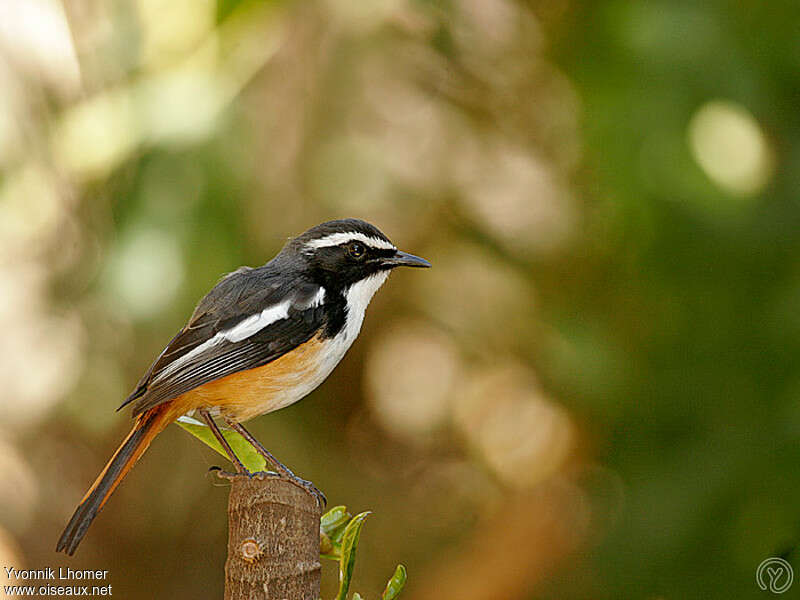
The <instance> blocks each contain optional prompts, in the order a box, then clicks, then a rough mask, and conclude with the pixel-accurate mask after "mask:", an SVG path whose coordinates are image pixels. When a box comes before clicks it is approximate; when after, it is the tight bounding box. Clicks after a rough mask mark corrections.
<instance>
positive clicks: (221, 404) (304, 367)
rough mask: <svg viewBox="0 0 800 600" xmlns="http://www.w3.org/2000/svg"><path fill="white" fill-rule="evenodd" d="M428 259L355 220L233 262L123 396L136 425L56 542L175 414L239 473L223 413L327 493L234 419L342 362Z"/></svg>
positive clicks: (75, 540) (82, 521)
mask: <svg viewBox="0 0 800 600" xmlns="http://www.w3.org/2000/svg"><path fill="white" fill-rule="evenodd" d="M400 266H408V267H430V263H428V261H426V260H424V259H422V258H419V257H417V256H413V255H411V254H407V253H405V252H402V251H400V250H398V249H397V248H396V247H395V246H394V244H392V242H391V241H389V238H387V237H386V236H385V235H384V234H383V233H381V232H380V231H379V230H378V229H377V228H376V227H374V226H373V225H370V224H369V223H366V222H364V221H361V220H358V219H342V220H337V221H328V222H327V223H322V224H321V225H317V226H316V227H313V228H311V229H309V230H308V231H306V232H305V233H303V234H302V235H300V236H298V237H296V238H294V239H292V240H290V241H289V242H288V243H287V244H286V245H285V246H284V248H283V249H282V250H281V252H280V253H279V254H278V255H277V256H275V258H273V259H272V260H271V261H269V262H268V263H267V264H265V265H263V266H261V267H258V268H250V267H242V268H240V269H238V270H236V271H234V272H232V273H230V274H228V275H226V276H225V277H224V278H223V279H222V280H220V282H219V283H218V284H217V285H216V286H215V287H214V288H213V289H212V290H211V291H210V292H209V293H208V294H207V295H206V296H205V297H204V298H203V299H202V300H201V301H200V303H199V304H198V305H197V307H196V308H195V310H194V312H193V313H192V316H191V318H190V319H189V321H188V323H187V324H186V325H185V326H184V327H183V328H182V329H181V330H180V331H179V332H178V334H177V335H176V336H175V337H174V338H172V340H171V341H170V342H169V344H167V347H166V348H164V350H163V351H162V352H161V354H160V355H159V356H158V358H157V359H156V360H155V362H154V363H153V364H152V365H151V366H150V368H149V369H148V370H147V372H146V373H145V374H144V376H143V377H142V378H141V380H140V381H139V383H138V384H137V386H136V388H135V390H134V391H133V393H132V394H131V395H130V396H128V398H127V399H126V400H125V402H123V404H122V406H121V407H120V408H122V407H123V406H126V405H128V404H130V403H132V406H133V416H134V417H135V419H136V422H135V424H134V426H133V429H132V430H131V432H130V433H129V434H128V436H127V437H126V438H125V440H124V441H123V442H122V444H121V445H120V447H119V448H118V449H117V451H116V452H115V453H114V455H113V456H112V457H111V459H110V461H109V462H108V464H107V465H106V467H105V468H104V469H103V471H102V472H101V473H100V475H99V477H98V478H97V480H96V481H95V482H94V484H93V485H92V486H91V488H89V491H88V492H87V493H86V495H85V496H84V498H83V500H82V501H81V503H80V504H79V506H78V508H77V509H76V510H75V514H74V515H73V516H72V519H71V520H70V522H69V523H68V524H67V527H66V529H65V530H64V533H63V534H62V535H61V539H60V540H59V541H58V545H57V547H56V550H57V551H62V550H63V551H65V552H66V553H67V554H73V553H74V552H75V549H76V548H77V547H78V544H79V543H80V541H81V540H82V539H83V536H84V535H85V534H86V531H87V529H88V527H89V525H90V524H91V522H92V520H93V519H94V518H95V516H97V513H98V512H99V511H100V509H101V508H102V507H103V505H104V504H105V503H106V501H107V500H108V498H109V497H110V496H111V494H112V492H113V491H114V490H115V489H116V487H117V485H119V483H120V481H121V480H122V479H123V478H124V477H125V475H126V474H127V473H128V471H129V470H130V469H131V467H132V466H133V465H134V464H135V463H136V461H137V460H138V459H139V457H140V456H141V455H142V454H143V453H144V451H145V450H146V449H147V447H148V446H149V445H150V442H151V441H152V440H153V438H154V437H155V436H156V435H157V434H158V433H160V432H161V431H163V429H164V428H165V427H166V426H167V425H168V424H170V423H172V422H173V421H174V420H175V419H177V418H178V417H180V416H182V415H186V414H191V413H195V412H197V413H199V414H200V415H201V416H202V417H203V419H204V420H205V421H206V423H207V424H208V425H209V427H210V428H211V431H212V432H213V433H214V435H215V436H216V437H217V440H218V441H219V442H220V444H221V445H222V446H223V448H225V450H226V452H228V454H229V456H230V458H231V460H232V461H233V463H234V465H235V467H236V469H237V471H239V472H243V473H244V472H246V470H245V468H244V466H243V465H242V463H241V462H240V461H239V460H238V458H237V457H236V455H235V454H234V452H233V450H232V449H231V448H230V446H229V445H228V444H227V442H226V440H225V438H224V437H223V436H222V434H221V432H220V431H219V428H218V426H217V425H216V423H215V421H214V418H215V417H217V418H222V419H223V420H225V421H226V422H227V423H228V424H229V425H230V426H231V427H232V428H233V429H235V430H236V431H238V432H239V433H240V434H241V435H243V436H244V437H245V438H246V439H247V440H248V441H249V442H250V443H251V444H252V445H253V446H254V447H255V448H256V450H258V451H259V452H260V453H261V454H262V455H263V456H264V457H265V459H266V460H267V461H268V462H269V463H270V464H271V465H272V466H273V467H274V468H275V469H276V471H277V472H278V473H279V474H280V475H282V476H284V477H287V478H290V479H292V480H293V481H295V482H297V483H299V484H300V485H303V486H304V487H305V488H306V489H308V490H309V491H311V492H312V493H315V494H317V495H318V497H319V498H321V499H322V500H323V501H324V496H322V495H321V494H320V493H319V492H318V491H317V490H316V488H315V487H314V486H313V485H311V484H310V483H309V482H306V481H303V480H302V479H299V478H297V477H295V476H294V475H293V474H292V472H291V471H289V469H287V468H286V467H284V466H283V465H282V464H281V463H280V462H278V461H277V460H276V459H275V458H274V457H273V456H272V454H270V453H269V452H268V451H267V450H266V449H265V448H264V447H263V446H261V444H260V443H259V442H258V441H257V440H256V439H255V438H253V436H252V435H250V434H249V433H248V432H247V430H245V429H244V428H243V427H242V425H241V423H242V422H244V421H247V420H249V419H252V418H253V417H257V416H259V415H262V414H265V413H268V412H272V411H275V410H278V409H279V408H283V407H285V406H288V405H290V404H292V403H294V402H297V401H298V400H300V399H301V398H303V397H304V396H306V395H307V394H309V393H310V392H311V391H312V390H314V389H315V388H316V387H317V386H318V385H319V384H320V383H322V382H323V381H324V380H325V378H326V377H327V376H328V375H330V373H331V371H332V370H333V369H334V367H336V365H337V364H338V363H339V361H341V360H342V357H343V356H344V354H345V352H347V350H348V348H350V346H351V345H352V343H353V341H354V340H355V339H356V337H357V336H358V333H359V331H360V330H361V324H362V322H363V320H364V312H365V311H366V309H367V305H368V304H369V302H370V300H371V299H372V296H373V295H374V294H375V292H376V291H377V290H378V288H380V287H381V285H383V283H384V282H385V281H386V278H387V277H388V276H389V273H390V272H391V270H392V269H394V268H395V267H400Z"/></svg>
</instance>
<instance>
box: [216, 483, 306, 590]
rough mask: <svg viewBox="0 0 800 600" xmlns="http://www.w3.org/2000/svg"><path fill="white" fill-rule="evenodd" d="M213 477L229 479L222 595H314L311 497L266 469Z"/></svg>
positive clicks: (295, 485)
mask: <svg viewBox="0 0 800 600" xmlns="http://www.w3.org/2000/svg"><path fill="white" fill-rule="evenodd" d="M219 476H220V477H223V478H225V479H227V480H229V481H230V482H231V491H230V496H229V498H228V559H227V561H226V562H225V600H257V599H259V600H260V599H264V600H267V599H269V600H283V599H287V600H318V599H319V594H320V575H321V569H322V567H321V565H320V556H319V552H320V546H319V543H320V535H319V531H320V525H319V520H320V516H321V512H322V507H321V506H319V504H318V502H317V499H316V498H315V497H314V496H313V495H312V494H310V493H308V492H307V491H306V490H304V489H303V488H301V487H300V486H298V485H297V484H295V483H293V482H291V481H289V480H286V479H281V478H279V477H277V476H274V475H268V474H266V473H255V474H253V475H252V476H247V475H238V474H231V473H222V472H220V473H219Z"/></svg>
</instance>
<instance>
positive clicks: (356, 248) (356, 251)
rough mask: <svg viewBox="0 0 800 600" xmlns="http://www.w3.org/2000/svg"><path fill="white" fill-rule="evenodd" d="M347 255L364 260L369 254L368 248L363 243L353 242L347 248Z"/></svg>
mask: <svg viewBox="0 0 800 600" xmlns="http://www.w3.org/2000/svg"><path fill="white" fill-rule="evenodd" d="M347 253H348V254H349V255H350V256H351V258H355V259H360V258H364V255H365V254H366V253H367V248H366V247H365V246H364V244H362V243H361V242H351V243H350V244H348V246H347Z"/></svg>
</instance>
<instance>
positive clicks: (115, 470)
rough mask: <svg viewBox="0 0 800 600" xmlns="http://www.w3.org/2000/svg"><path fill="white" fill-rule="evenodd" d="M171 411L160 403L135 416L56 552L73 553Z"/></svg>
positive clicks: (66, 529) (68, 526)
mask: <svg viewBox="0 0 800 600" xmlns="http://www.w3.org/2000/svg"><path fill="white" fill-rule="evenodd" d="M170 413H171V411H170V410H169V405H164V404H162V405H161V406H157V407H155V408H152V409H151V410H149V411H147V412H145V413H142V414H141V415H139V417H137V419H136V424H135V425H134V426H133V429H131V432H130V433H129V434H128V435H127V437H126V438H125V440H124V441H123V442H122V444H121V445H120V447H119V448H117V451H116V452H114V455H113V456H112V457H111V460H109V461H108V464H107V465H106V466H105V468H104V469H103V470H102V472H101V473H100V475H99V476H98V477H97V479H96V480H95V482H94V483H93V484H92V487H90V488H89V491H88V492H86V495H85V496H84V497H83V500H81V503H80V504H79V505H78V508H76V509H75V514H73V515H72V518H71V519H70V521H69V523H67V527H66V528H65V529H64V533H62V534H61V538H60V539H59V540H58V544H57V545H56V552H61V551H62V550H63V551H64V552H66V553H67V554H69V555H70V556H71V555H72V554H74V553H75V550H76V549H77V547H78V544H80V543H81V540H82V539H83V536H85V535H86V532H87V530H88V529H89V525H91V524H92V521H93V520H94V518H95V517H96V516H97V514H98V513H99V512H100V509H101V508H103V505H104V504H105V503H106V500H108V499H109V497H111V494H112V493H113V492H114V490H115V489H117V486H118V485H119V484H120V482H121V481H122V479H123V478H124V477H125V475H127V474H128V471H130V470H131V468H132V467H133V465H135V464H136V461H137V460H139V457H141V456H142V454H144V451H145V450H147V447H148V446H149V445H150V442H152V441H153V438H154V437H156V435H158V434H159V433H160V432H161V431H162V430H163V429H164V428H165V427H166V426H167V425H169V423H170V422H171V421H172V418H171V417H172V415H171V414H170Z"/></svg>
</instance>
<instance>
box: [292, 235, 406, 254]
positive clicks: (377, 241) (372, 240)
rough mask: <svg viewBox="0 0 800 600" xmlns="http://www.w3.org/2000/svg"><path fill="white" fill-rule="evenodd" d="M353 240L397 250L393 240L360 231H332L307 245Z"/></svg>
mask: <svg viewBox="0 0 800 600" xmlns="http://www.w3.org/2000/svg"><path fill="white" fill-rule="evenodd" d="M351 241H359V242H363V243H365V244H366V245H367V246H371V247H372V248H377V249H378V250H397V248H395V246H394V244H392V243H391V242H387V241H386V240H382V239H381V238H377V237H372V236H369V235H366V234H363V233H361V232H360V231H351V232H345V233H341V232H340V233H332V234H330V235H326V236H325V237H323V238H319V239H318V240H311V241H310V242H306V247H308V248H327V247H329V246H338V245H339V244H344V243H345V242H351Z"/></svg>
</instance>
